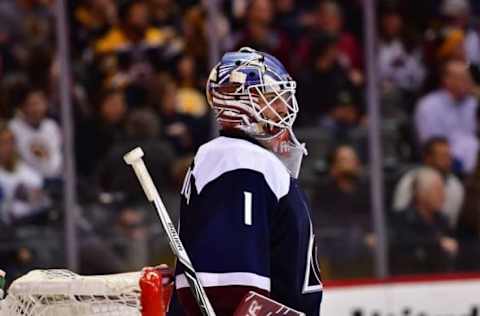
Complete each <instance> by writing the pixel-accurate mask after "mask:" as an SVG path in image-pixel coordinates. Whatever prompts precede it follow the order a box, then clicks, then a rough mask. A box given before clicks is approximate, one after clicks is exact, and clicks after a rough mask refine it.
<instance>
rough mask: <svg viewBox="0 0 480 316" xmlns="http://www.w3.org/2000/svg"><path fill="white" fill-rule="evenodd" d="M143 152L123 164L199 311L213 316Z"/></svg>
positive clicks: (131, 154)
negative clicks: (155, 217)
mask: <svg viewBox="0 0 480 316" xmlns="http://www.w3.org/2000/svg"><path fill="white" fill-rule="evenodd" d="M142 157H143V150H142V149H141V148H140V147H137V148H135V149H133V150H132V151H130V152H128V153H127V154H126V155H124V156H123V159H124V160H125V162H126V163H127V164H128V165H130V166H132V168H133V170H134V171H135V174H136V175H137V178H138V180H139V181H140V184H141V186H142V188H143V191H144V192H145V195H146V196H147V199H148V200H149V201H150V202H153V204H154V206H155V208H156V210H157V214H158V216H159V217H160V221H161V222H162V226H163V229H164V230H165V232H166V233H167V236H168V242H169V244H170V247H171V248H172V251H173V253H174V254H175V256H177V258H178V260H179V261H180V262H181V263H182V264H183V265H184V266H185V276H186V278H187V281H188V284H189V285H190V289H191V290H192V293H193V296H194V297H195V300H196V301H197V304H198V306H199V307H200V311H201V312H202V314H203V315H204V316H215V311H214V310H213V308H212V305H211V304H210V301H209V300H208V297H207V294H206V293H205V290H204V289H203V286H202V284H201V282H200V280H199V279H198V277H197V274H196V272H195V269H194V268H193V266H192V262H191V261H190V258H189V257H188V254H187V252H186V251H185V248H184V247H183V244H182V241H181V240H180V236H178V233H177V230H176V228H175V225H174V224H173V222H172V220H171V219H170V216H169V215H168V212H167V209H166V208H165V205H164V204H163V201H162V199H161V197H160V195H159V194H158V191H157V188H156V187H155V184H154V183H153V181H152V178H151V176H150V174H149V173H148V170H147V167H146V166H145V163H144V162H143V159H142Z"/></svg>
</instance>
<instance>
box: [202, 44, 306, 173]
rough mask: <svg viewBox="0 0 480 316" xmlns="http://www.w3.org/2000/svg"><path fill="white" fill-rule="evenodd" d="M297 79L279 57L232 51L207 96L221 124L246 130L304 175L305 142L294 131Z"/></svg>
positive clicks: (210, 80)
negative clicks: (300, 140)
mask: <svg viewBox="0 0 480 316" xmlns="http://www.w3.org/2000/svg"><path fill="white" fill-rule="evenodd" d="M295 89H296V82H295V81H293V79H292V78H291V77H290V75H289V74H288V72H287V71H286V70H285V68H284V67H283V65H282V64H281V63H280V61H278V59H276V58H275V57H273V56H271V55H269V54H266V53H262V52H258V51H255V50H253V49H251V48H242V49H240V50H239V51H238V52H230V53H226V54H225V55H224V56H223V57H222V59H221V61H220V62H219V63H218V64H217V65H216V66H215V67H214V68H213V69H212V71H211V73H210V76H209V78H208V81H207V100H208V103H209V104H210V106H211V107H212V108H213V109H214V110H215V113H216V116H217V121H218V123H219V124H220V126H221V128H234V129H240V130H242V131H243V132H244V133H246V134H248V135H250V136H251V137H253V138H255V139H256V140H258V141H259V142H260V143H262V144H263V145H264V146H265V147H267V148H268V149H270V150H271V151H272V152H273V153H275V154H276V155H277V156H278V157H279V158H280V160H282V162H283V163H284V164H285V165H286V167H287V168H288V170H289V171H290V173H291V175H292V176H294V177H297V176H298V173H299V171H300V165H301V161H302V157H303V155H304V154H306V150H305V146H304V145H302V144H300V143H299V142H298V140H297V138H296V137H295V135H294V134H293V131H292V125H293V123H294V121H295V119H296V117H297V113H298V104H297V100H296V98H295Z"/></svg>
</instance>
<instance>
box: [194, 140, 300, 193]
mask: <svg viewBox="0 0 480 316" xmlns="http://www.w3.org/2000/svg"><path fill="white" fill-rule="evenodd" d="M237 169H249V170H253V171H257V172H259V173H261V174H263V176H264V177H265V180H266V182H267V183H268V185H269V187H270V189H271V190H272V192H273V193H274V194H275V196H276V197H277V199H280V198H282V197H283V196H285V195H286V194H287V193H288V190H289V189H290V174H289V173H288V170H287V168H286V167H285V166H284V165H283V163H282V162H281V161H280V160H279V159H278V158H277V157H276V156H275V155H274V154H273V153H271V152H269V151H268V150H266V149H265V148H262V147H260V146H258V145H255V144H253V143H250V142H249V141H246V140H243V139H236V138H230V137H223V136H221V137H217V138H215V139H214V140H212V141H210V142H208V143H206V144H204V145H203V146H201V147H200V149H199V150H198V153H197V155H196V156H195V160H194V167H193V170H192V174H193V176H194V177H195V186H196V189H197V192H198V193H199V194H200V192H201V191H202V189H203V188H204V187H205V186H206V185H207V184H208V183H209V182H211V181H213V180H215V179H217V178H218V177H220V176H221V175H222V174H224V173H226V172H229V171H233V170H237Z"/></svg>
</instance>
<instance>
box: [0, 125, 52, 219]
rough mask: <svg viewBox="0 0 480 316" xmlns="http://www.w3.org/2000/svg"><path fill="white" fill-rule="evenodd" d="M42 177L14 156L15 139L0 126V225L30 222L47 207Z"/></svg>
mask: <svg viewBox="0 0 480 316" xmlns="http://www.w3.org/2000/svg"><path fill="white" fill-rule="evenodd" d="M42 185H43V179H42V176H41V175H40V174H39V173H38V172H37V171H35V170H34V169H32V168H31V167H29V166H28V165H27V164H25V163H24V162H23V161H22V159H21V158H19V157H18V156H17V152H16V149H15V136H14V134H13V132H12V131H11V130H10V129H9V128H8V127H7V125H6V124H5V123H3V122H0V188H1V191H2V192H3V198H2V200H1V204H0V221H2V222H4V223H7V224H15V223H19V222H23V221H27V220H31V219H32V218H33V217H35V215H38V214H40V213H41V212H42V211H44V210H45V209H46V207H47V206H48V203H49V201H48V197H47V196H46V195H45V193H44V192H43V190H42Z"/></svg>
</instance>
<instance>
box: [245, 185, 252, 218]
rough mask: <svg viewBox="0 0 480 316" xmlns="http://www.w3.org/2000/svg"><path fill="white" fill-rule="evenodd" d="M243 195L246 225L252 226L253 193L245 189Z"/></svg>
mask: <svg viewBox="0 0 480 316" xmlns="http://www.w3.org/2000/svg"><path fill="white" fill-rule="evenodd" d="M243 196H244V197H245V201H244V219H245V225H248V226H252V193H251V192H247V191H245V192H243Z"/></svg>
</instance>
